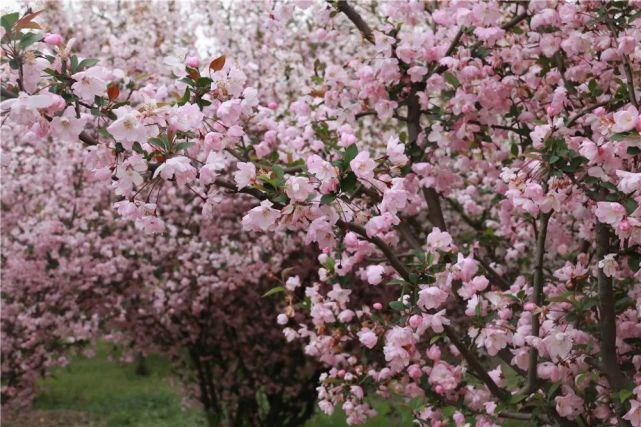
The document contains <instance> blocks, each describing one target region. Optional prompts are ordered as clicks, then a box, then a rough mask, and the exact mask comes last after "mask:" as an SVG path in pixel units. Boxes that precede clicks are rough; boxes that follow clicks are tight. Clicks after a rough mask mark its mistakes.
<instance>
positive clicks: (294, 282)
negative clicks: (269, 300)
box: [285, 276, 300, 292]
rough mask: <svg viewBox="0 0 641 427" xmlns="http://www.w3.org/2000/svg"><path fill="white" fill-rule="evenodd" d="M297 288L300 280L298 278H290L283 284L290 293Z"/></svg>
mask: <svg viewBox="0 0 641 427" xmlns="http://www.w3.org/2000/svg"><path fill="white" fill-rule="evenodd" d="M298 287H300V278H299V277H298V276H292V277H290V278H288V279H287V281H286V282H285V288H287V290H288V291H290V292H293V291H294V290H296V288H298Z"/></svg>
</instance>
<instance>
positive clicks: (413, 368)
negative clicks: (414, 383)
mask: <svg viewBox="0 0 641 427" xmlns="http://www.w3.org/2000/svg"><path fill="white" fill-rule="evenodd" d="M407 372H408V373H409V374H410V377H411V378H414V379H415V380H417V379H419V378H421V375H422V374H423V371H421V368H419V366H418V365H416V364H414V365H410V367H409V368H407Z"/></svg>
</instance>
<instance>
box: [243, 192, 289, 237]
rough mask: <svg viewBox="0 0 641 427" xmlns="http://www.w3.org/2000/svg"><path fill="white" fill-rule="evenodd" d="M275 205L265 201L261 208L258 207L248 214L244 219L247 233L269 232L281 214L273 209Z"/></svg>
mask: <svg viewBox="0 0 641 427" xmlns="http://www.w3.org/2000/svg"><path fill="white" fill-rule="evenodd" d="M272 206H273V203H272V202H270V201H269V200H263V201H262V202H261V203H260V206H256V207H255V208H253V209H251V210H250V211H249V212H247V215H245V216H244V217H243V220H242V223H243V228H244V229H245V230H247V231H267V230H269V229H270V228H272V226H273V225H274V223H275V222H276V220H277V219H278V217H279V216H280V212H279V211H278V210H276V209H273V208H272Z"/></svg>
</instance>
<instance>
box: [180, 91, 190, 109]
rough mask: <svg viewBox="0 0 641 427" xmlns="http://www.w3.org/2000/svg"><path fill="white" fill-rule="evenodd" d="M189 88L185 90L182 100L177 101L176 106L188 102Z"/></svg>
mask: <svg viewBox="0 0 641 427" xmlns="http://www.w3.org/2000/svg"><path fill="white" fill-rule="evenodd" d="M189 93H190V92H189V88H188V87H186V88H185V93H184V94H183V96H182V98H180V99H179V100H178V105H185V104H186V103H188V102H189Z"/></svg>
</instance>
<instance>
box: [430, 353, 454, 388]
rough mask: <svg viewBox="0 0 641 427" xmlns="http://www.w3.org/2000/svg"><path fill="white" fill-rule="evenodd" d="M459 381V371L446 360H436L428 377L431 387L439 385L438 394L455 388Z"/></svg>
mask: <svg viewBox="0 0 641 427" xmlns="http://www.w3.org/2000/svg"><path fill="white" fill-rule="evenodd" d="M460 381H461V371H460V370H459V369H457V368H455V367H454V366H452V365H450V364H449V363H447V362H441V361H439V362H436V363H435V364H434V366H433V367H432V371H431V372H430V375H429V377H428V382H429V383H430V385H432V387H438V386H440V388H439V390H440V394H445V393H448V392H450V391H454V390H456V387H457V386H458V384H459V382H460Z"/></svg>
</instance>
